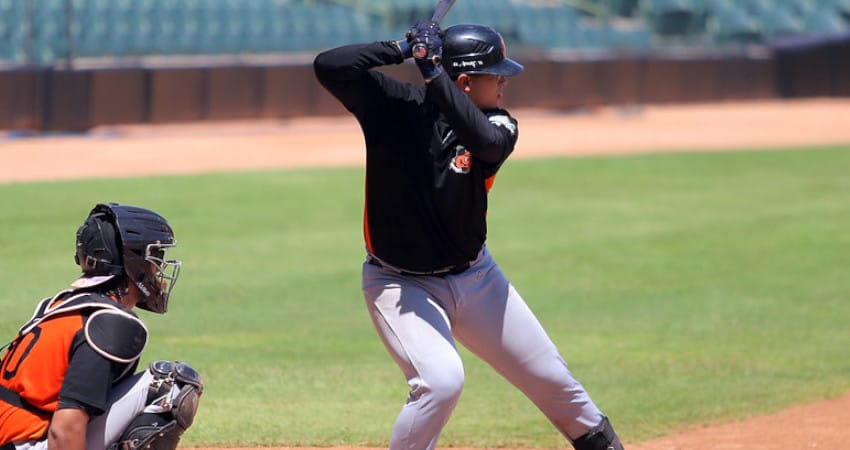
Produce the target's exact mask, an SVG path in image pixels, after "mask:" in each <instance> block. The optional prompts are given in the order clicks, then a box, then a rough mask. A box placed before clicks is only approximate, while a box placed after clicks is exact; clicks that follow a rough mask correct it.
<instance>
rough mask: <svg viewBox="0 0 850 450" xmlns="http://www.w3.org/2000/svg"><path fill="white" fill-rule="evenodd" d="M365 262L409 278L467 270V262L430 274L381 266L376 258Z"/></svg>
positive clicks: (444, 274) (443, 274) (437, 275)
mask: <svg viewBox="0 0 850 450" xmlns="http://www.w3.org/2000/svg"><path fill="white" fill-rule="evenodd" d="M366 262H368V263H369V264H371V265H373V266H377V267H381V268H383V269H387V270H389V271H390V272H395V273H397V274H399V275H405V276H410V277H445V276H447V275H457V274H460V273H463V272H466V269H469V265H470V263H469V261H467V262H465V263H463V264H458V265H456V266H451V267H446V268H444V269H438V270H433V271H430V272H414V271H410V270H404V269H399V268H397V267H393V266H390V265H388V264H383V263H381V261H379V260H378V259H377V258H375V257H372V256H370V257H369V258H368V259H367V260H366Z"/></svg>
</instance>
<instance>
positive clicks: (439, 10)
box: [413, 0, 457, 64]
mask: <svg viewBox="0 0 850 450" xmlns="http://www.w3.org/2000/svg"><path fill="white" fill-rule="evenodd" d="M456 1H457V0H439V1H438V2H437V6H435V7H434V15H433V16H431V22H437V23H440V22H442V21H443V17H446V13H447V12H449V10H450V9H452V5H454V4H455V2H456ZM427 54H428V49H426V48H425V45H424V44H416V45H414V46H413V56H415V57H417V58H424V57H425V56H427ZM438 62H440V60H439V58H437V57H436V56H434V64H437V63H438Z"/></svg>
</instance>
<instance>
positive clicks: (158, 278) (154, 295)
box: [137, 242, 183, 314]
mask: <svg viewBox="0 0 850 450" xmlns="http://www.w3.org/2000/svg"><path fill="white" fill-rule="evenodd" d="M176 245H177V242H173V243H170V244H162V243H159V242H157V243H153V244H148V245H147V247H145V261H147V262H148V263H150V264H151V265H152V266H153V269H152V272H151V275H145V276H144V277H143V279H142V280H139V281H138V282H137V283H138V284H142V285H144V286H139V287H140V288H142V287H144V288H145V289H142V292H143V293H144V294H145V299H144V300H143V301H141V302H139V305H138V306H139V307H140V308H142V309H147V310H148V311H153V312H155V313H159V314H163V313H165V312H166V311H168V298H169V297H170V295H171V290H172V289H174V285H175V284H176V283H177V278H178V277H179V276H180V268H181V267H182V265H183V263H182V261H180V260H179V259H168V258H167V255H166V254H167V252H168V249H169V248H171V247H174V246H176Z"/></svg>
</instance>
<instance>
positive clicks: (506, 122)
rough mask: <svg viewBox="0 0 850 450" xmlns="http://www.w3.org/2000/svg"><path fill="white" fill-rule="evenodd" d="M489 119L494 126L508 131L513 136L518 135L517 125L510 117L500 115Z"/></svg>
mask: <svg viewBox="0 0 850 450" xmlns="http://www.w3.org/2000/svg"><path fill="white" fill-rule="evenodd" d="M489 119H490V122H491V123H492V124H493V125H496V126H499V127H504V128H505V129H507V130H508V132H509V133H511V136H514V135H516V124H515V123H513V121H512V120H511V118H510V117H508V116H505V115H501V114H499V115H495V116H490V117H489Z"/></svg>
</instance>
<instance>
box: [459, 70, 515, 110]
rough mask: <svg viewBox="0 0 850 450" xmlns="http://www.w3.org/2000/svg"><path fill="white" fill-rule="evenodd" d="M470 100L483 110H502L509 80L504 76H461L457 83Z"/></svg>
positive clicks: (483, 74)
mask: <svg viewBox="0 0 850 450" xmlns="http://www.w3.org/2000/svg"><path fill="white" fill-rule="evenodd" d="M455 84H456V85H457V87H459V88H460V89H461V90H462V91H463V92H465V93H466V95H468V96H469V98H470V99H471V100H472V102H473V103H475V104H476V105H477V106H478V107H479V108H481V109H492V108H500V107H501V105H502V97H504V93H505V88H506V87H507V86H508V79H507V77H505V76H504V75H490V74H486V73H482V74H465V73H463V74H460V75H458V78H457V80H456V81H455Z"/></svg>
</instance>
